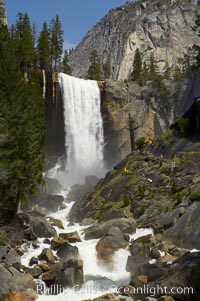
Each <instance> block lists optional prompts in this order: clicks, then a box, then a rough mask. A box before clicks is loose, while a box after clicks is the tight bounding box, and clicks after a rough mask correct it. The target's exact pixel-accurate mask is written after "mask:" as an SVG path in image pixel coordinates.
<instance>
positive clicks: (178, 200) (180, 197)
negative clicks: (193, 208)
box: [173, 192, 184, 206]
mask: <svg viewBox="0 0 200 301" xmlns="http://www.w3.org/2000/svg"><path fill="white" fill-rule="evenodd" d="M183 197H184V193H183V192H177V193H175V195H174V197H173V199H174V202H175V206H176V205H179V204H180V203H181V202H182V200H183Z"/></svg>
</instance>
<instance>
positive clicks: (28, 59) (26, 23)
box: [15, 13, 35, 69]
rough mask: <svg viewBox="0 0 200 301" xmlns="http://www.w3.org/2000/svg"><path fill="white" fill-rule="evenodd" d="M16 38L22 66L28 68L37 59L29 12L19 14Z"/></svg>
mask: <svg viewBox="0 0 200 301" xmlns="http://www.w3.org/2000/svg"><path fill="white" fill-rule="evenodd" d="M15 40H16V47H17V54H18V59H19V61H20V63H21V67H22V68H23V69H26V67H27V66H31V65H32V64H33V62H34V59H35V52H34V44H33V35H32V32H31V25H30V19H29V16H28V14H27V13H25V14H22V13H19V14H18V21H17V23H16V31H15Z"/></svg>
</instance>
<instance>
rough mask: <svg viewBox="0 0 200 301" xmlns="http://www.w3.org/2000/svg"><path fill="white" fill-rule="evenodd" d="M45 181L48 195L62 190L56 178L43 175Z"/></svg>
mask: <svg viewBox="0 0 200 301" xmlns="http://www.w3.org/2000/svg"><path fill="white" fill-rule="evenodd" d="M44 180H45V183H46V187H45V188H46V193H47V194H49V195H55V194H58V193H60V191H61V190H62V188H63V187H62V185H61V184H60V183H59V182H58V180H56V179H53V178H48V177H44Z"/></svg>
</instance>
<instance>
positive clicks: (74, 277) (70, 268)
mask: <svg viewBox="0 0 200 301" xmlns="http://www.w3.org/2000/svg"><path fill="white" fill-rule="evenodd" d="M82 284H83V261H82V260H80V259H69V260H67V261H66V262H65V263H64V264H63V268H62V270H60V271H59V273H58V275H57V277H56V279H55V282H54V285H59V286H62V287H67V286H69V287H71V288H73V287H74V286H75V285H77V286H78V287H77V289H80V288H81V286H82Z"/></svg>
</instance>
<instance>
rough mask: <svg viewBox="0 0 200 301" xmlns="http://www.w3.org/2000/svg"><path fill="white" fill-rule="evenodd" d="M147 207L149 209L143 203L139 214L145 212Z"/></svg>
mask: <svg viewBox="0 0 200 301" xmlns="http://www.w3.org/2000/svg"><path fill="white" fill-rule="evenodd" d="M146 209H147V207H146V206H145V205H142V206H141V207H140V208H139V209H138V211H139V214H140V215H142V214H144V213H145V211H146Z"/></svg>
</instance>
